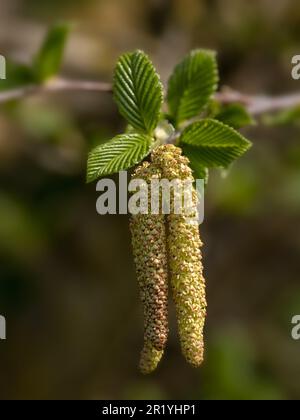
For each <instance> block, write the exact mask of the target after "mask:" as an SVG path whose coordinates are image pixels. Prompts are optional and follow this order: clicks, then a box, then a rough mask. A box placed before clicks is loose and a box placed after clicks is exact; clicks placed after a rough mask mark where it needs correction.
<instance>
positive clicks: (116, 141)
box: [87, 134, 153, 182]
mask: <svg viewBox="0 0 300 420" xmlns="http://www.w3.org/2000/svg"><path fill="white" fill-rule="evenodd" d="M152 141H153V139H152V138H151V137H150V136H146V135H143V134H121V135H119V136H116V137H115V138H113V139H112V140H111V141H109V142H107V143H104V144H102V145H100V146H98V147H96V148H95V149H94V150H92V151H91V152H90V154H89V157H88V165H87V182H92V181H94V180H95V179H97V178H98V177H101V176H105V175H111V174H113V173H116V172H119V171H122V170H125V169H129V168H131V167H132V166H134V165H136V164H137V163H139V162H141V161H142V160H143V159H144V158H145V157H146V156H147V155H148V154H149V152H150V150H151V146H152Z"/></svg>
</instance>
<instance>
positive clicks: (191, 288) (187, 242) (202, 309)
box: [152, 144, 206, 367]
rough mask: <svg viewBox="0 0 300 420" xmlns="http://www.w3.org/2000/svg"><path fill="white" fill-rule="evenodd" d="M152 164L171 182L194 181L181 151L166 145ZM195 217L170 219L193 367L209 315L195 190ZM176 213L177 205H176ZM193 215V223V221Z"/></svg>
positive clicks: (179, 306)
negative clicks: (196, 220)
mask: <svg viewBox="0 0 300 420" xmlns="http://www.w3.org/2000/svg"><path fill="white" fill-rule="evenodd" d="M152 162H153V163H154V164H156V165H157V166H159V167H160V168H161V169H162V174H163V177H164V178H166V179H168V180H169V181H171V180H174V179H177V180H179V182H182V183H183V182H184V181H193V176H192V171H191V169H190V168H189V166H188V163H189V161H188V159H187V158H186V157H184V156H182V155H181V149H180V148H178V147H175V146H173V145H170V144H169V145H163V146H160V147H158V148H157V149H155V151H154V152H153V153H152ZM192 196H193V204H194V205H193V214H191V213H190V212H188V213H189V214H187V212H186V211H183V213H182V214H174V213H173V214H172V206H171V214H170V215H169V216H168V217H167V219H168V260H169V268H170V280H171V285H172V290H173V298H174V301H175V305H176V313H177V322H178V329H179V336H180V341H181V348H182V352H183V355H184V356H185V358H186V359H187V361H188V362H189V363H191V364H192V365H193V366H195V367H197V366H199V365H200V364H201V363H202V361H203V353H204V343H203V328H204V323H205V316H206V298H205V281H204V278H203V275H202V263H201V252H200V247H201V245H202V243H201V240H200V236H199V226H198V223H197V222H195V218H196V219H197V209H196V204H197V194H196V191H193V194H192ZM173 210H174V206H173ZM191 216H193V220H191Z"/></svg>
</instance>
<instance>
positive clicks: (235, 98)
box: [215, 88, 300, 116]
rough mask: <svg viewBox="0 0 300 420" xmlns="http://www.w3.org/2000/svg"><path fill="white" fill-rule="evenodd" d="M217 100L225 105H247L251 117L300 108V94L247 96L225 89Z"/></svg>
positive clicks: (217, 95) (218, 94)
mask: <svg viewBox="0 0 300 420" xmlns="http://www.w3.org/2000/svg"><path fill="white" fill-rule="evenodd" d="M215 98H216V99H217V100H218V101H219V102H221V103H223V104H231V103H240V104H243V105H245V107H246V108H247V110H248V112H249V113H250V114H251V115H254V116H255V115H260V114H264V113H266V112H274V111H280V110H283V109H288V108H293V107H295V106H300V92H297V93H292V94H287V95H282V96H266V95H253V96H252V95H246V94H243V93H240V92H236V91H233V90H231V89H228V88H227V89H224V90H223V91H221V92H219V93H217V94H216V96H215Z"/></svg>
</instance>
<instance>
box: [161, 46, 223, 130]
mask: <svg viewBox="0 0 300 420" xmlns="http://www.w3.org/2000/svg"><path fill="white" fill-rule="evenodd" d="M217 84H218V69H217V62H216V57H215V53H214V52H212V51H206V50H194V51H192V52H191V53H190V54H189V55H188V56H187V57H186V58H185V59H184V60H183V61H182V62H181V63H179V64H178V65H177V67H176V68H175V70H174V72H173V74H172V75H171V77H170V80H169V84H168V96H167V100H168V104H169V108H170V113H171V115H172V116H173V118H174V119H175V121H176V123H177V125H178V124H180V123H181V122H182V121H185V120H188V119H190V118H193V117H195V116H197V115H199V113H200V112H201V111H202V110H203V109H204V107H205V106H206V105H207V103H208V101H209V99H210V98H211V96H212V95H213V94H214V93H215V91H216V89H217Z"/></svg>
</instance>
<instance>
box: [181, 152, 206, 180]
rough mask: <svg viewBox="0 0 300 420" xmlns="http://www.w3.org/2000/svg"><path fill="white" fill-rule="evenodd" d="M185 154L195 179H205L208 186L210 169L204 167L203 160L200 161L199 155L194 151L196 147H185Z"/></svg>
mask: <svg viewBox="0 0 300 420" xmlns="http://www.w3.org/2000/svg"><path fill="white" fill-rule="evenodd" d="M184 154H185V156H187V157H188V158H189V161H190V167H191V169H192V171H193V176H194V178H195V179H204V182H205V184H207V182H208V176H209V173H208V168H206V167H205V166H203V164H202V162H201V160H199V156H198V153H195V151H194V147H189V146H185V148H184Z"/></svg>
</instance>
